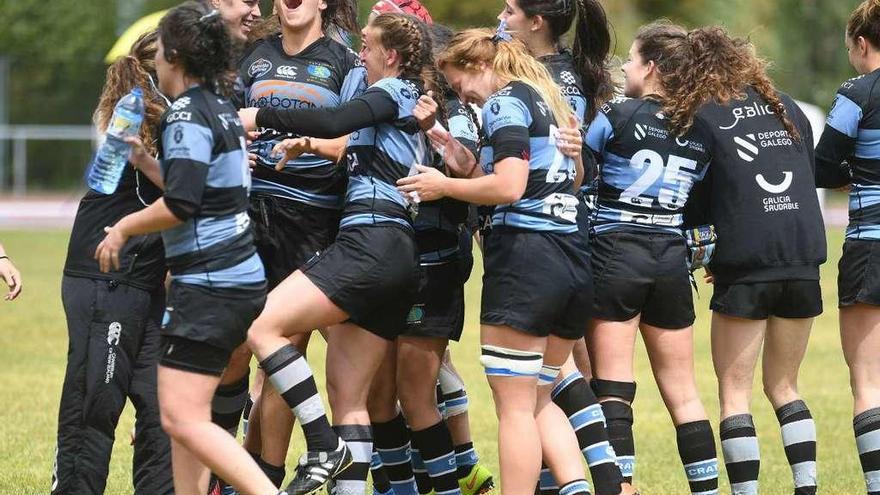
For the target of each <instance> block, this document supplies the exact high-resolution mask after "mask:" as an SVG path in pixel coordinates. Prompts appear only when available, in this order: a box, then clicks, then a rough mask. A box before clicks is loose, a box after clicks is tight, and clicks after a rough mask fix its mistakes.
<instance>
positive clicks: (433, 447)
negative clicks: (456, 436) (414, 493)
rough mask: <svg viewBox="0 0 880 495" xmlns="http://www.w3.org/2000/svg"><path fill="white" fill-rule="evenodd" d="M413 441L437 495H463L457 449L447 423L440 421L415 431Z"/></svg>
mask: <svg viewBox="0 0 880 495" xmlns="http://www.w3.org/2000/svg"><path fill="white" fill-rule="evenodd" d="M412 440H413V444H414V445H415V446H416V447H417V448H418V449H419V453H420V454H421V457H422V461H423V462H424V463H425V468H426V469H427V471H428V475H429V476H430V477H431V485H433V487H434V491H435V492H436V493H437V495H461V490H460V489H459V487H458V469H457V466H456V463H455V448H454V447H453V446H452V436H451V435H450V434H449V428H448V427H447V426H446V422H445V421H443V420H440V422H438V423H437V424H435V425H434V426H431V427H428V428H426V429H424V430H420V431H413V432H412Z"/></svg>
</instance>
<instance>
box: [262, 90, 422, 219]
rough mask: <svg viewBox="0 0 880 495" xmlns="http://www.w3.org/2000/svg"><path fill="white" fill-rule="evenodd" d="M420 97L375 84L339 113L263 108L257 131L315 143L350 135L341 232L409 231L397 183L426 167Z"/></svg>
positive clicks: (326, 109)
mask: <svg viewBox="0 0 880 495" xmlns="http://www.w3.org/2000/svg"><path fill="white" fill-rule="evenodd" d="M420 95H421V91H420V89H419V88H418V86H416V84H415V83H413V82H412V81H409V80H404V79H398V78H392V77H389V78H385V79H382V80H379V81H377V82H376V83H374V84H373V85H371V86H370V87H369V88H367V90H366V91H364V92H363V94H361V95H360V96H357V97H355V98H353V99H352V100H351V101H349V102H348V103H345V104H343V105H340V106H339V107H333V108H331V107H324V108H316V109H300V110H283V109H273V108H262V109H260V110H259V111H258V112H257V118H256V120H257V125H260V126H265V127H272V128H274V129H279V130H282V131H290V132H296V133H303V132H309V133H310V135H312V136H314V137H321V138H330V137H336V136H342V135H346V134H350V136H349V139H348V149H347V150H346V158H345V162H346V165H347V168H348V174H349V180H348V189H347V191H346V193H345V207H344V208H343V212H342V221H341V222H340V228H341V229H345V228H348V227H354V226H360V225H372V224H384V225H388V224H391V225H397V226H401V227H403V228H406V229H407V230H411V229H412V219H411V218H410V216H409V213H408V211H407V206H408V202H407V200H406V199H405V198H404V196H403V195H402V194H401V193H400V192H399V191H398V190H397V185H396V184H397V181H398V180H399V179H401V178H403V177H406V176H407V174H408V173H409V171H410V169H411V167H412V166H413V165H414V164H416V163H419V164H430V163H431V160H432V158H431V155H430V152H429V150H428V146H427V143H426V142H425V137H424V134H422V132H421V129H420V128H419V125H418V122H417V121H416V119H415V117H413V114H412V111H413V108H415V106H416V102H417V101H418V98H419V96H420Z"/></svg>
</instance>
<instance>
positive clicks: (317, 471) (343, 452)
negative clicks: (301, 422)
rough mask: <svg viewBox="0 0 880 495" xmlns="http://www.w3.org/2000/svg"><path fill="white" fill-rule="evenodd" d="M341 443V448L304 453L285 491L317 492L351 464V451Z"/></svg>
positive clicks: (293, 493) (298, 493) (300, 494)
mask: <svg viewBox="0 0 880 495" xmlns="http://www.w3.org/2000/svg"><path fill="white" fill-rule="evenodd" d="M340 444H341V448H339V449H337V450H333V451H321V452H306V453H305V454H303V455H302V457H300V459H299V465H297V466H296V475H295V476H294V477H293V481H291V482H290V484H289V485H287V489H286V490H285V491H286V492H287V493H288V494H289V495H311V494H313V493H317V492H318V491H319V490H320V489H321V488H323V487H324V485H326V484H327V482H328V481H330V480H331V479H332V478H334V477H336V476H337V475H338V474H339V473H341V472H342V471H343V470H345V468H347V467H348V466H351V463H352V462H353V460H352V457H351V451H349V450H348V446H347V445H345V443H344V442H342V441H341V440H340Z"/></svg>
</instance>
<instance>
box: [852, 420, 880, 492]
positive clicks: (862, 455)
mask: <svg viewBox="0 0 880 495" xmlns="http://www.w3.org/2000/svg"><path fill="white" fill-rule="evenodd" d="M853 430H854V431H855V434H856V446H857V447H858V449H859V461H860V462H861V464H862V472H864V473H865V486H866V487H867V489H868V495H880V407H877V408H874V409H869V410H867V411H865V412H863V413H861V414H859V415H857V416H856V417H855V418H853Z"/></svg>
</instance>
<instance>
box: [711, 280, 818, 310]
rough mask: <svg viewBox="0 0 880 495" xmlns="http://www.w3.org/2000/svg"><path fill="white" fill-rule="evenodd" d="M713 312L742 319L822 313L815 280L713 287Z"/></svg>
mask: <svg viewBox="0 0 880 495" xmlns="http://www.w3.org/2000/svg"><path fill="white" fill-rule="evenodd" d="M709 307H710V308H712V311H716V312H718V313H721V314H724V315H727V316H734V317H737V318H745V319H748V320H766V319H767V318H770V317H771V316H775V317H778V318H813V317H816V316H819V315H820V314H822V288H821V287H820V286H819V281H818V280H780V281H776V282H752V283H744V284H731V285H724V284H717V283H716V284H715V289H714V292H713V293H712V302H711V303H710V305H709Z"/></svg>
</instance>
